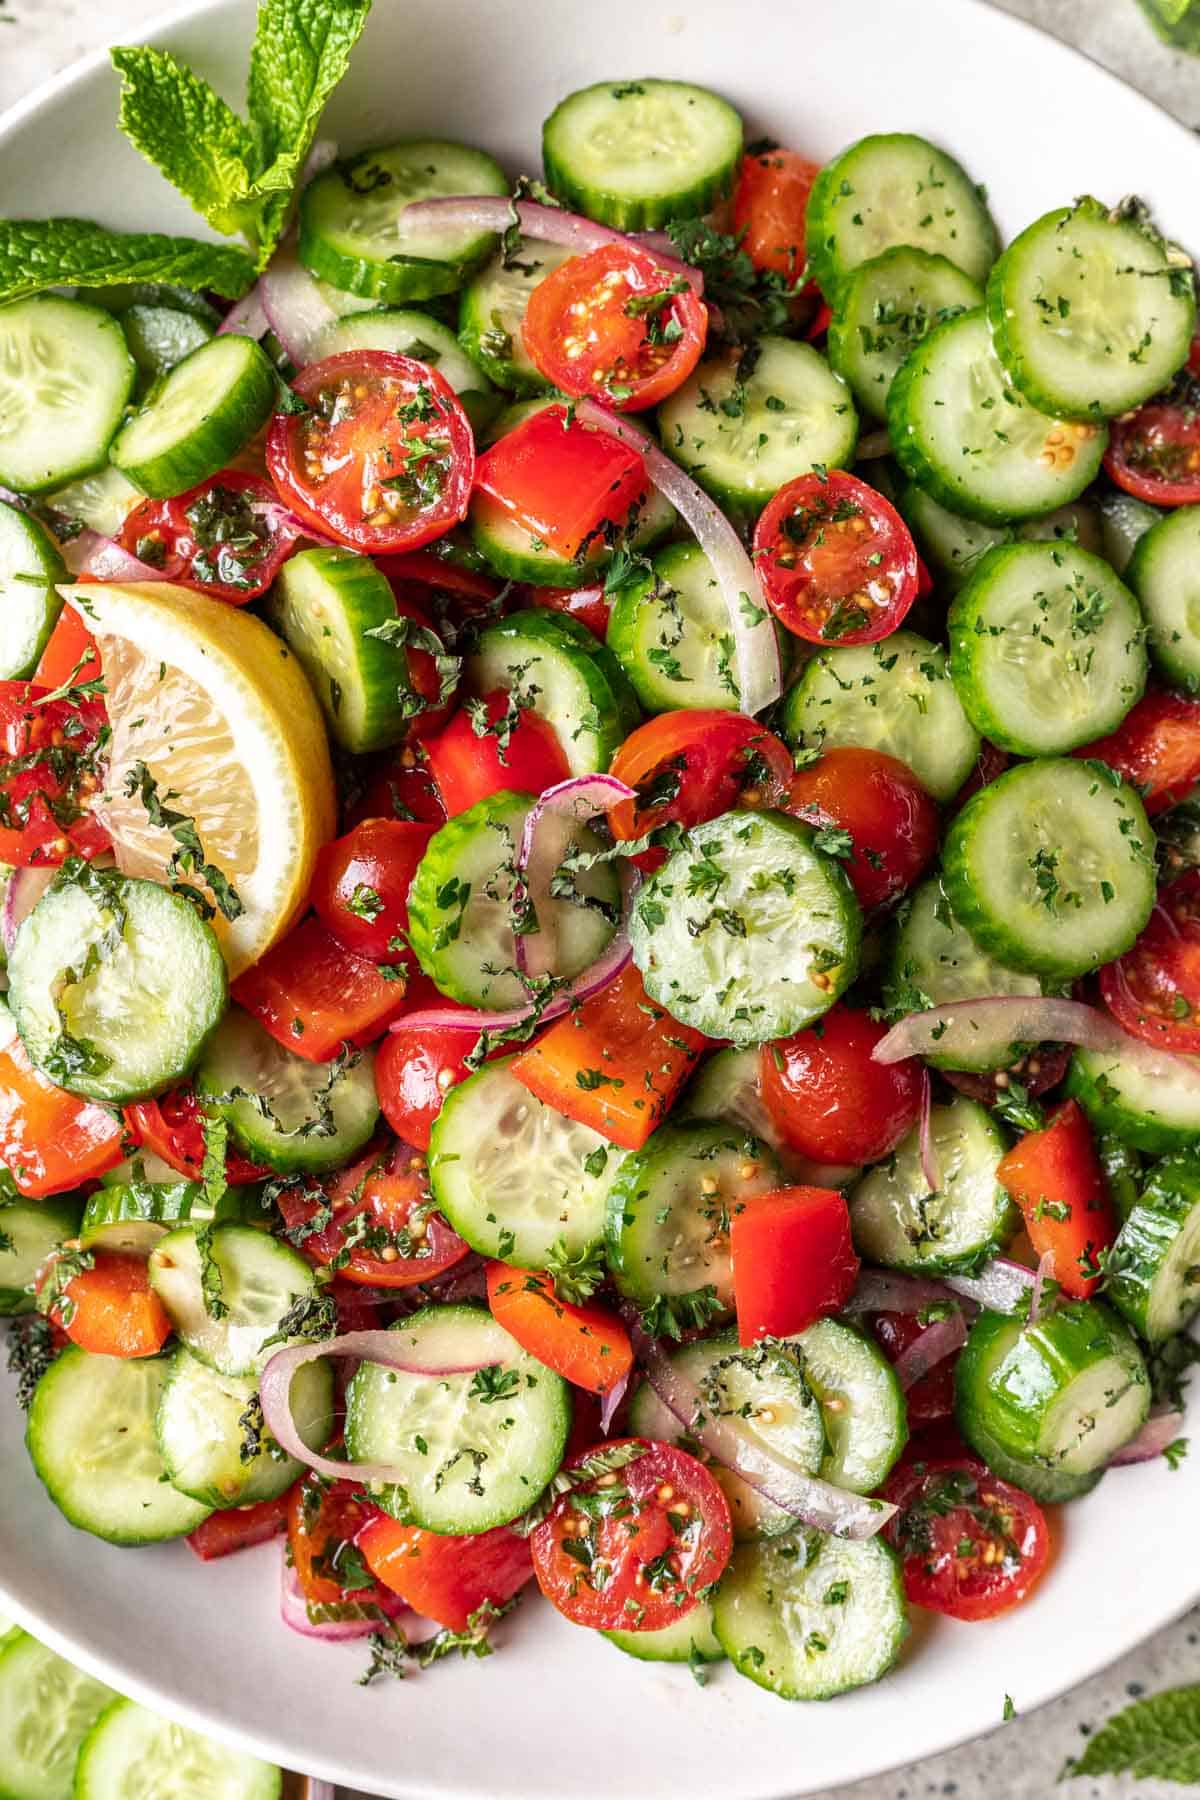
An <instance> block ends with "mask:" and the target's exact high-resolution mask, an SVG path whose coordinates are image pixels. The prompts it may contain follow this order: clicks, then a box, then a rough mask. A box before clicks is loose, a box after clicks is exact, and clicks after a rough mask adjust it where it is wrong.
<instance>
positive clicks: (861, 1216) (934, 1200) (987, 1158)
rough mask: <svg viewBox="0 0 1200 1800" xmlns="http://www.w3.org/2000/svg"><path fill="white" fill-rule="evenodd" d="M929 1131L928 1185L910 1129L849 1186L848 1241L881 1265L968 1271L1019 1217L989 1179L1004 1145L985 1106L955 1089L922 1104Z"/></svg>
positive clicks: (1004, 1240)
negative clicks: (932, 1173)
mask: <svg viewBox="0 0 1200 1800" xmlns="http://www.w3.org/2000/svg"><path fill="white" fill-rule="evenodd" d="M930 1136H931V1139H932V1144H933V1157H934V1162H935V1163H936V1165H937V1170H938V1174H939V1185H938V1187H937V1188H936V1189H935V1190H934V1192H932V1193H931V1192H930V1191H929V1183H928V1182H927V1181H926V1179H925V1175H924V1172H923V1169H922V1163H921V1146H920V1134H919V1133H918V1132H917V1131H916V1129H914V1130H912V1131H910V1132H909V1134H908V1136H907V1137H906V1138H905V1139H904V1140H903V1142H902V1143H901V1144H899V1145H898V1146H897V1148H896V1150H895V1152H894V1153H893V1155H891V1156H890V1157H889V1158H888V1159H887V1161H886V1162H882V1163H877V1164H876V1166H875V1167H874V1168H873V1169H868V1170H867V1172H866V1174H865V1175H863V1176H862V1177H861V1179H860V1180H859V1182H858V1183H857V1185H856V1186H855V1187H854V1188H852V1189H851V1192H850V1225H851V1229H852V1230H853V1233H854V1244H855V1248H856V1249H857V1250H858V1252H859V1254H860V1255H861V1256H862V1257H864V1258H865V1259H866V1261H867V1262H872V1263H880V1264H882V1265H883V1267H884V1268H889V1269H909V1270H912V1271H914V1272H919V1273H922V1274H927V1275H952V1274H963V1273H966V1274H971V1273H973V1272H974V1271H975V1270H976V1269H978V1268H979V1266H980V1264H981V1263H984V1262H986V1261H987V1260H988V1259H989V1258H990V1257H992V1256H994V1255H995V1254H996V1252H997V1250H1002V1249H1003V1248H1004V1245H1005V1244H1006V1243H1007V1242H1008V1240H1009V1239H1010V1238H1011V1237H1012V1236H1013V1235H1014V1234H1015V1232H1016V1230H1017V1227H1018V1225H1019V1223H1020V1218H1019V1215H1018V1213H1017V1211H1016V1208H1015V1207H1014V1206H1013V1203H1012V1201H1011V1200H1010V1199H1009V1197H1008V1195H1007V1193H1006V1192H1005V1190H1004V1189H1003V1188H1002V1187H1001V1185H1000V1183H999V1181H998V1180H997V1179H996V1170H997V1167H998V1166H999V1163H1000V1158H1001V1157H1002V1156H1003V1155H1004V1152H1005V1150H1006V1149H1007V1148H1008V1146H1007V1144H1006V1142H1005V1139H1004V1136H1003V1134H1002V1132H1001V1130H1000V1128H999V1126H998V1125H997V1124H996V1122H995V1120H994V1119H993V1118H992V1115H991V1113H989V1112H988V1110H987V1108H986V1107H985V1106H980V1105H979V1104H978V1102H977V1101H975V1100H968V1099H967V1098H966V1097H965V1096H964V1095H961V1094H959V1095H957V1096H956V1097H955V1098H954V1099H953V1100H952V1101H951V1102H950V1103H949V1105H948V1106H933V1107H931V1108H930Z"/></svg>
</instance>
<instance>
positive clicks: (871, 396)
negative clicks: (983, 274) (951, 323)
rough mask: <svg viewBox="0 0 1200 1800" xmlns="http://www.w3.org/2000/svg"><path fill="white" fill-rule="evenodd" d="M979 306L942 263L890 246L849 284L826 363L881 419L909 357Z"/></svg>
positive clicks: (969, 285)
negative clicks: (928, 338) (936, 328)
mask: <svg viewBox="0 0 1200 1800" xmlns="http://www.w3.org/2000/svg"><path fill="white" fill-rule="evenodd" d="M982 304H983V289H982V288H981V287H980V286H979V283H978V282H976V281H972V279H971V277H970V276H969V275H964V273H963V271H962V270H961V269H960V268H958V267H957V266H956V265H955V264H954V263H952V262H950V261H949V260H948V259H947V258H946V257H945V256H932V255H930V253H929V251H928V250H917V249H914V248H913V246H912V245H911V244H896V245H894V246H893V248H892V249H891V250H885V251H884V253H883V255H882V256H873V257H872V258H871V259H870V261H869V262H864V263H860V264H859V266H858V268H857V269H855V270H854V272H853V273H852V274H851V275H849V276H847V278H846V281H845V282H844V284H843V285H842V288H841V290H840V292H839V294H838V304H837V311H836V312H835V313H834V315H833V318H832V319H831V320H830V323H829V337H828V350H829V360H830V362H831V363H832V364H833V366H834V368H835V369H836V370H837V372H838V374H839V375H840V376H841V377H842V379H843V381H845V382H846V383H847V384H848V385H849V387H850V389H851V392H852V393H853V395H854V398H855V399H856V400H857V402H858V404H859V405H860V406H861V407H862V409H863V411H864V412H868V413H870V414H871V416H872V418H875V419H886V418H887V397H888V393H889V390H890V389H891V385H892V382H893V381H894V380H895V377H896V374H897V371H898V370H899V368H900V364H901V363H902V362H903V361H904V359H905V358H906V357H907V356H908V355H909V353H910V351H912V350H914V349H915V348H916V346H917V345H918V344H919V343H920V342H921V340H922V338H924V337H926V336H927V335H928V334H929V332H930V331H932V330H933V328H934V326H935V325H944V324H945V322H946V320H947V319H952V318H954V317H955V315H956V314H957V313H960V312H969V311H970V310H971V308H972V307H976V306H981V305H982Z"/></svg>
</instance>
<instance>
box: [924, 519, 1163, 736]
mask: <svg viewBox="0 0 1200 1800" xmlns="http://www.w3.org/2000/svg"><path fill="white" fill-rule="evenodd" d="M947 623H948V626H949V632H950V676H951V679H952V681H953V682H954V686H955V688H956V689H957V691H958V696H959V699H960V700H961V701H962V703H963V706H964V707H965V708H966V711H967V714H968V717H969V718H970V720H971V722H972V724H973V725H975V726H976V727H977V729H978V730H979V731H980V732H981V733H982V735H983V736H984V737H986V738H990V739H991V741H992V743H994V744H998V745H999V747H1000V748H1001V749H1002V750H1011V751H1012V752H1013V753H1014V754H1015V755H1017V756H1061V755H1062V754H1063V753H1064V752H1065V751H1067V750H1075V749H1078V748H1079V747H1080V746H1081V745H1083V744H1090V743H1093V742H1094V741H1095V740H1096V739H1097V738H1102V737H1107V736H1108V734H1109V733H1110V732H1112V731H1115V730H1116V729H1117V726H1118V725H1119V724H1120V723H1121V720H1122V719H1123V718H1124V717H1125V714H1126V713H1127V712H1128V711H1129V709H1130V707H1131V706H1132V705H1133V704H1134V703H1135V701H1137V700H1138V699H1140V697H1141V695H1142V692H1143V690H1144V689H1145V686H1146V649H1145V645H1144V644H1143V642H1142V637H1143V631H1142V615H1141V613H1140V611H1139V609H1138V604H1137V601H1136V600H1135V599H1134V597H1133V595H1132V594H1131V593H1130V592H1129V589H1128V588H1127V587H1125V585H1124V583H1123V582H1121V581H1120V580H1119V579H1118V577H1117V576H1116V575H1114V574H1113V572H1112V570H1111V569H1110V568H1109V566H1108V564H1107V563H1106V562H1105V561H1104V560H1103V558H1102V557H1099V556H1093V555H1091V553H1090V552H1089V551H1087V550H1081V549H1079V547H1078V546H1077V545H1075V544H1068V543H1040V544H1004V545H1001V546H999V547H998V548H997V549H995V550H989V551H988V553H987V555H986V556H984V557H983V559H982V560H981V561H980V562H979V563H978V564H977V565H976V567H975V569H974V570H973V572H972V574H971V577H970V579H969V581H968V582H967V584H966V586H965V587H964V588H963V589H962V591H961V592H960V593H959V594H958V595H957V596H956V598H955V601H954V604H953V606H952V607H951V608H950V613H949V618H948V620H947Z"/></svg>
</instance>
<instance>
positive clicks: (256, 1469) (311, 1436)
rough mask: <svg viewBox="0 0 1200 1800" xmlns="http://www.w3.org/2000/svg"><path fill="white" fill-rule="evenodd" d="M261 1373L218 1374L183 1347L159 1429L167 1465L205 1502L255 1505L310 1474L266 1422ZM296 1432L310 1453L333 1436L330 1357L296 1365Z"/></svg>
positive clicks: (292, 1397) (183, 1487)
mask: <svg viewBox="0 0 1200 1800" xmlns="http://www.w3.org/2000/svg"><path fill="white" fill-rule="evenodd" d="M257 1401H258V1387H257V1381H256V1377H254V1376H252V1375H251V1376H244V1377H242V1378H241V1379H240V1380H238V1379H235V1378H234V1377H233V1376H229V1375H218V1374H217V1373H216V1372H215V1370H213V1369H210V1368H209V1367H208V1365H207V1364H206V1363H202V1362H201V1361H200V1360H199V1359H198V1358H197V1357H195V1356H193V1355H192V1353H191V1352H190V1351H189V1350H185V1349H183V1348H182V1347H180V1349H178V1350H177V1351H176V1352H175V1355H174V1356H173V1357H172V1359H171V1366H170V1369H169V1371H168V1374H167V1379H166V1381H165V1383H164V1385H163V1391H162V1398H161V1400H160V1401H159V1403H158V1413H157V1415H156V1418H155V1430H156V1431H157V1434H158V1448H159V1451H160V1452H161V1454H162V1459H163V1465H164V1467H165V1468H166V1471H167V1474H168V1475H169V1476H170V1478H171V1481H172V1483H173V1484H174V1486H175V1487H177V1488H178V1489H179V1492H180V1493H181V1494H187V1495H189V1496H190V1498H191V1499H193V1500H199V1501H201V1502H202V1503H203V1504H204V1505H205V1506H211V1507H228V1506H255V1505H257V1504H258V1503H259V1502H260V1501H262V1500H275V1499H277V1498H278V1496H279V1495H280V1494H285V1493H286V1492H287V1490H288V1488H290V1487H291V1485H292V1483H293V1482H294V1481H298V1480H299V1479H300V1477H301V1475H302V1474H303V1473H304V1466H303V1464H302V1463H298V1462H297V1461H296V1460H295V1459H294V1457H291V1456H287V1455H285V1453H284V1452H283V1451H282V1450H281V1449H280V1448H279V1445H278V1444H277V1443H276V1442H275V1440H274V1438H273V1437H272V1436H271V1435H270V1433H269V1432H268V1431H266V1429H265V1428H264V1426H263V1422H262V1408H261V1407H260V1406H259V1405H258V1404H257ZM289 1404H290V1406H291V1411H292V1417H293V1419H294V1420H295V1422H296V1429H297V1431H298V1432H299V1433H300V1437H301V1439H302V1441H303V1442H304V1443H306V1444H307V1445H308V1447H309V1449H310V1450H323V1449H324V1448H325V1445H326V1444H327V1443H328V1442H329V1439H330V1437H331V1436H332V1434H333V1371H332V1369H331V1368H330V1366H329V1364H328V1363H327V1362H325V1361H324V1360H321V1361H318V1362H310V1363H305V1364H303V1366H302V1367H301V1368H299V1369H297V1370H296V1373H295V1374H294V1375H293V1377H292V1384H291V1388H290V1390H289Z"/></svg>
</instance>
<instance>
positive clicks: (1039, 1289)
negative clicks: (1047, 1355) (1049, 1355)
mask: <svg viewBox="0 0 1200 1800" xmlns="http://www.w3.org/2000/svg"><path fill="white" fill-rule="evenodd" d="M1053 1268H1054V1258H1053V1256H1051V1254H1050V1252H1049V1250H1044V1251H1043V1252H1042V1254H1041V1256H1040V1257H1039V1258H1038V1266H1037V1268H1036V1269H1035V1270H1034V1272H1033V1287H1032V1290H1031V1292H1030V1295H1029V1323H1030V1324H1031V1325H1036V1324H1037V1322H1038V1320H1039V1319H1040V1318H1041V1316H1042V1314H1043V1312H1044V1311H1045V1310H1046V1299H1047V1296H1046V1284H1047V1282H1049V1281H1052V1280H1053V1279H1054V1277H1053V1274H1052V1271H1053Z"/></svg>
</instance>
